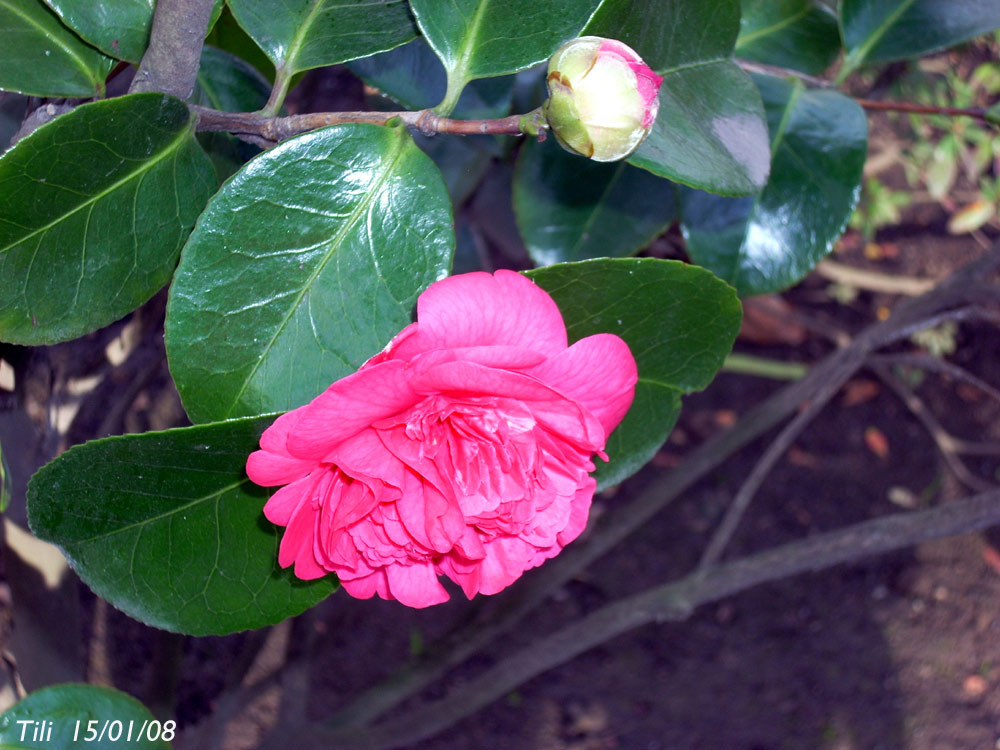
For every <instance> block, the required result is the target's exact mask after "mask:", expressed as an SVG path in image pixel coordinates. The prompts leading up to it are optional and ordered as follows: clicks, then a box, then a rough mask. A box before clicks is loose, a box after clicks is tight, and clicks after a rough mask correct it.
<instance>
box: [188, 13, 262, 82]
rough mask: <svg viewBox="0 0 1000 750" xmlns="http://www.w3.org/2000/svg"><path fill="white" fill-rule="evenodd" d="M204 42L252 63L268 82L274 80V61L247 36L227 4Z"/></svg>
mask: <svg viewBox="0 0 1000 750" xmlns="http://www.w3.org/2000/svg"><path fill="white" fill-rule="evenodd" d="M205 44H208V45H210V46H212V47H215V48H216V49H221V50H223V51H225V52H228V53H229V54H231V55H235V56H236V57H238V58H240V59H241V60H244V61H246V62H248V63H250V65H252V66H253V67H254V68H255V69H256V70H257V71H258V72H259V73H260V74H261V75H262V76H264V77H265V78H266V79H267V80H268V81H269V82H271V83H273V82H274V63H272V62H271V61H270V60H269V59H268V58H267V55H265V54H264V51H263V50H262V49H261V48H260V47H258V46H257V43H256V42H255V41H254V40H253V39H251V38H250V37H249V36H247V33H246V32H245V31H244V30H243V29H242V27H241V26H240V25H239V24H238V23H237V22H236V19H235V18H233V13H232V11H231V10H230V9H229V6H228V5H224V6H223V9H222V13H221V14H220V15H219V18H218V20H217V21H216V22H215V24H214V25H213V26H212V30H211V31H210V32H208V36H207V37H205Z"/></svg>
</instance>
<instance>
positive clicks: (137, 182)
mask: <svg viewBox="0 0 1000 750" xmlns="http://www.w3.org/2000/svg"><path fill="white" fill-rule="evenodd" d="M193 130H194V125H193V123H192V121H191V116H190V114H189V112H188V109H187V107H186V106H185V105H184V103H183V102H181V101H178V100H177V99H174V98H173V97H169V96H166V95H164V94H157V93H149V94H134V95H131V96H123V97H119V98H117V99H109V100H106V101H99V102H93V103H91V104H85V105H83V106H81V107H78V108H77V109H75V110H73V111H72V112H69V113H68V114H65V115H62V116H61V117H59V118H57V119H55V120H53V121H52V122H50V123H48V124H47V125H45V126H43V127H41V128H39V129H38V130H36V131H35V132H34V133H32V134H31V135H30V136H28V137H27V138H25V139H23V140H22V141H20V142H19V143H18V144H17V145H16V146H15V147H14V148H12V149H11V150H10V151H8V152H7V153H6V154H4V155H3V156H2V157H0V340H3V341H10V342H13V343H18V344H51V343H54V342H56V341H64V340H67V339H71V338H75V337H77V336H81V335H83V334H85V333H88V332H90V331H93V330H96V329H97V328H100V327H102V326H105V325H107V324H108V323H111V322H112V321H114V320H117V319H118V318H120V317H122V316H123V315H125V314H126V313H128V312H129V311H131V310H133V309H135V308H136V307H138V306H139V305H140V304H142V303H143V302H145V301H146V300H147V299H149V298H150V297H151V296H152V295H153V293H154V292H156V290H158V289H159V288H160V287H162V286H163V285H164V284H165V283H166V282H167V280H168V279H169V278H170V274H171V272H172V271H173V269H174V265H175V264H176V262H177V256H178V253H179V252H180V248H181V245H183V244H184V240H185V239H186V238H187V235H188V233H189V232H190V231H191V227H192V226H193V225H194V222H195V219H196V218H197V216H198V214H199V213H200V212H201V209H202V208H204V206H205V203H206V201H207V200H208V196H209V195H210V194H211V191H212V190H213V189H214V187H215V174H214V172H213V170H212V165H211V163H210V162H209V160H208V159H207V157H206V156H205V154H204V153H203V152H202V150H201V148H200V147H199V146H198V143H197V141H195V138H194V133H193Z"/></svg>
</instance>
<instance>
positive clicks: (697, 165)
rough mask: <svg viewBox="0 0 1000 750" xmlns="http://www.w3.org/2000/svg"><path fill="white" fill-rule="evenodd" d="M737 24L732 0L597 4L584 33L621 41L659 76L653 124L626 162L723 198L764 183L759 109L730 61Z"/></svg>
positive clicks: (764, 156) (737, 8)
mask: <svg viewBox="0 0 1000 750" xmlns="http://www.w3.org/2000/svg"><path fill="white" fill-rule="evenodd" d="M739 25H740V5H739V0H717V1H716V2H711V3H707V2H704V0H675V1H674V2H671V3H667V4H663V3H661V2H660V0H605V2H604V3H603V4H602V5H601V7H600V9H599V10H598V11H597V13H595V14H594V18H593V19H592V20H591V22H590V23H589V24H588V25H587V28H586V31H585V33H587V34H595V35H597V36H604V37H611V38H613V39H620V40H622V41H623V42H625V43H626V44H628V45H629V46H630V47H632V48H633V49H634V50H635V51H636V52H638V53H639V55H641V56H642V58H643V59H644V60H645V61H646V63H647V64H648V65H649V66H650V67H652V68H653V69H654V70H656V72H657V73H659V74H660V75H662V76H663V78H664V80H663V84H662V85H661V86H660V111H659V114H658V115H657V118H656V123H655V124H654V125H653V130H652V132H651V133H650V134H649V137H647V138H646V140H645V141H644V142H643V143H642V145H641V146H639V150H638V151H636V152H635V153H634V154H633V155H632V156H631V157H629V159H628V161H629V162H630V163H632V164H635V165H636V166H638V167H642V168H643V169H648V170H649V171H650V172H652V173H653V174H656V175H659V176H660V177H667V178H669V179H671V180H674V181H675V182H681V183H683V184H685V185H690V186H692V187H698V188H701V189H703V190H709V191H711V192H713V193H721V194H723V195H748V194H751V193H756V192H757V191H759V190H760V189H761V188H762V187H763V186H764V184H765V183H766V182H767V169H768V151H767V126H766V125H765V123H764V112H763V109H762V107H761V103H760V97H759V95H758V94H757V91H756V89H755V88H754V86H753V82H752V81H751V80H750V78H749V77H748V76H747V75H746V73H744V72H743V71H742V70H740V68H739V66H737V65H736V63H735V62H733V60H732V54H733V44H734V43H735V41H736V35H737V33H738V32H739ZM679 30H682V31H679Z"/></svg>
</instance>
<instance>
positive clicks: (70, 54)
mask: <svg viewBox="0 0 1000 750" xmlns="http://www.w3.org/2000/svg"><path fill="white" fill-rule="evenodd" d="M0 39H3V45H2V47H0V50H2V51H0V89H4V90H6V91H17V92H18V93H21V94H29V95H30V96H74V97H89V96H103V95H104V77H105V76H106V75H107V74H108V72H109V71H110V70H111V66H112V65H114V60H112V59H111V58H109V57H105V56H104V55H102V54H101V53H100V52H98V51H97V50H96V49H94V48H93V47H91V46H89V45H87V44H85V43H84V42H83V41H82V40H81V39H80V38H79V37H78V36H76V35H75V34H74V33H73V32H72V31H70V30H69V29H67V28H66V27H65V26H63V25H62V23H60V22H59V19H58V18H57V17H56V16H55V14H54V13H52V11H51V10H49V9H48V8H47V7H45V4H44V3H43V2H42V0H0Z"/></svg>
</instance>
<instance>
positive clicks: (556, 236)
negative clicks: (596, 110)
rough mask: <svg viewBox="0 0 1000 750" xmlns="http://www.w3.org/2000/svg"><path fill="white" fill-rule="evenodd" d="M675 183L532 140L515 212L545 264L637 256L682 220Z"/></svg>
mask: <svg viewBox="0 0 1000 750" xmlns="http://www.w3.org/2000/svg"><path fill="white" fill-rule="evenodd" d="M674 192H675V190H674V185H673V183H672V182H669V181H668V180H664V179H661V178H659V177H656V176H655V175H652V174H650V173H649V172H647V171H645V170H643V169H638V168H637V167H633V166H631V165H629V164H626V163H625V162H612V163H601V162H596V161H591V160H589V159H581V158H580V157H579V156H574V155H573V154H570V153H567V152H566V151H565V150H564V149H562V148H560V147H559V145H558V144H556V142H555V140H554V139H549V140H546V141H545V142H544V143H538V142H537V141H534V140H532V141H528V142H527V143H525V144H524V146H523V147H522V148H521V153H520V154H519V155H518V159H517V168H516V170H515V172H514V213H515V215H516V216H517V224H518V227H519V228H520V230H521V236H522V237H523V238H524V244H525V245H526V246H527V248H528V253H529V254H530V255H531V259H532V260H533V261H535V263H537V264H538V265H549V264H551V263H562V262H567V261H575V260H586V259H587V258H607V257H618V256H625V255H632V254H634V253H637V252H638V251H639V250H642V249H643V248H644V247H646V246H647V245H648V244H649V243H650V242H652V241H653V239H654V238H655V237H656V236H657V235H659V234H660V233H661V232H663V230H665V229H666V228H667V227H668V226H669V225H670V224H671V222H673V220H674V218H675V217H676V198H675V195H674Z"/></svg>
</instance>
